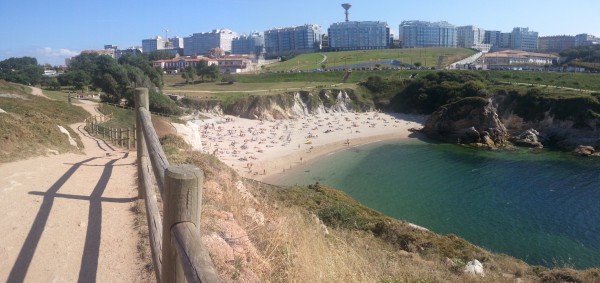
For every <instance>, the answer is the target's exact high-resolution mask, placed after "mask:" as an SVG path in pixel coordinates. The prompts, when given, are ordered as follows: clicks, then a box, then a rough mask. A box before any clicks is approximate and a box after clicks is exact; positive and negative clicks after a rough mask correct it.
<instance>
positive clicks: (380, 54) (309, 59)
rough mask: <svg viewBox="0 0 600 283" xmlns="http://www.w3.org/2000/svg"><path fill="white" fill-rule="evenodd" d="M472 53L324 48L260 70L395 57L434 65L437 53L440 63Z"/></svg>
mask: <svg viewBox="0 0 600 283" xmlns="http://www.w3.org/2000/svg"><path fill="white" fill-rule="evenodd" d="M472 54H475V51H473V50H471V49H462V48H412V49H384V50H357V51H341V52H326V53H318V54H301V55H298V56H296V57H294V58H292V59H290V60H288V61H285V62H280V63H275V64H272V65H269V66H265V68H264V71H292V70H293V71H307V70H314V69H320V68H321V65H322V64H321V62H322V61H323V59H324V58H325V57H324V56H326V61H325V62H324V63H323V64H325V65H326V66H327V67H329V68H330V67H338V66H346V65H352V64H359V63H368V62H375V61H383V60H398V61H400V62H402V63H404V64H411V65H412V64H414V63H416V62H419V63H421V64H422V66H424V67H435V66H436V65H437V62H438V57H439V56H443V57H444V61H443V65H444V66H447V65H449V64H450V63H451V62H456V61H458V60H460V59H462V58H466V57H469V56H470V55H472Z"/></svg>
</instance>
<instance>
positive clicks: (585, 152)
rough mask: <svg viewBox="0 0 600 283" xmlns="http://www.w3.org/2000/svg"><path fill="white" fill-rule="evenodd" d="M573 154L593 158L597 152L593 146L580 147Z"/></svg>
mask: <svg viewBox="0 0 600 283" xmlns="http://www.w3.org/2000/svg"><path fill="white" fill-rule="evenodd" d="M573 152H574V153H575V154H577V155H579V156H591V155H593V154H594V152H595V150H594V147H593V146H586V145H580V146H578V147H577V148H576V149H575V150H574V151H573Z"/></svg>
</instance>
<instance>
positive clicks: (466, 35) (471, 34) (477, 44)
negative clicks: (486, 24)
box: [456, 26, 491, 52]
mask: <svg viewBox="0 0 600 283" xmlns="http://www.w3.org/2000/svg"><path fill="white" fill-rule="evenodd" d="M485 34H486V31H485V30H484V29H482V28H478V27H474V26H462V27H457V28H456V46H457V47H461V48H473V49H477V50H480V51H484V52H487V51H489V50H490V46H491V45H490V44H485V43H484V39H485Z"/></svg>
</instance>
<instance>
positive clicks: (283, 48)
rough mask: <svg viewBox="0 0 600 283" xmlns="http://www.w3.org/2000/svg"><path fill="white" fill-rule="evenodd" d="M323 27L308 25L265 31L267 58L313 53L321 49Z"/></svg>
mask: <svg viewBox="0 0 600 283" xmlns="http://www.w3.org/2000/svg"><path fill="white" fill-rule="evenodd" d="M320 40H321V27H320V26H319V25H315V24H307V25H303V26H296V27H286V28H274V29H270V30H267V31H265V50H266V52H267V57H270V58H273V57H278V56H287V55H291V54H301V53H313V52H315V51H317V50H319V49H321V46H320Z"/></svg>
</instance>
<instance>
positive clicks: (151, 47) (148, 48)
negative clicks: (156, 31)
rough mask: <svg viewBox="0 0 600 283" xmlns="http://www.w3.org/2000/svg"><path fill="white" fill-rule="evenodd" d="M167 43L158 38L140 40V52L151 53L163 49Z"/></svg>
mask: <svg viewBox="0 0 600 283" xmlns="http://www.w3.org/2000/svg"><path fill="white" fill-rule="evenodd" d="M167 42H168V41H166V40H164V39H163V38H161V37H160V36H157V37H155V38H149V39H142V52H144V53H150V52H152V51H156V50H162V49H165V48H166V47H167V45H168V44H167Z"/></svg>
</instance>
